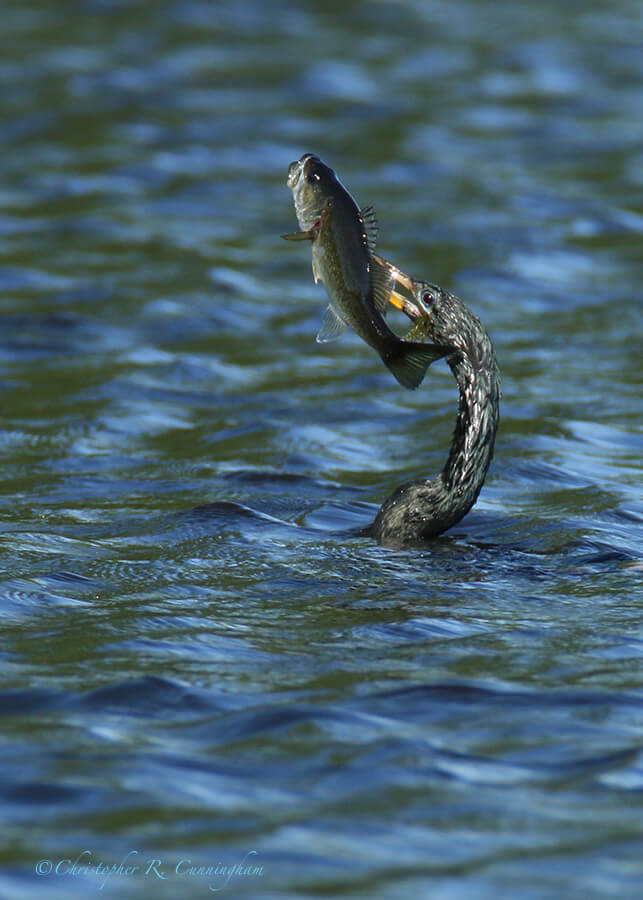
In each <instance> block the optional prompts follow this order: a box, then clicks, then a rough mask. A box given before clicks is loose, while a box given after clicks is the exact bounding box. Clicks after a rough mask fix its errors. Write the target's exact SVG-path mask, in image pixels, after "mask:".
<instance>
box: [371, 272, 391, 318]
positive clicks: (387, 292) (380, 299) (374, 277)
mask: <svg viewBox="0 0 643 900" xmlns="http://www.w3.org/2000/svg"><path fill="white" fill-rule="evenodd" d="M394 287H395V278H394V277H393V275H392V274H391V270H390V269H389V267H388V266H384V265H382V263H380V262H378V261H377V260H376V259H374V258H371V291H372V296H373V303H374V304H375V309H376V310H377V311H378V312H379V313H380V315H382V316H385V315H386V313H387V312H388V308H389V306H390V303H389V297H390V296H391V294H392V293H393V289H394Z"/></svg>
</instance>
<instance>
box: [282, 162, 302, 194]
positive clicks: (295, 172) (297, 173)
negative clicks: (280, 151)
mask: <svg viewBox="0 0 643 900" xmlns="http://www.w3.org/2000/svg"><path fill="white" fill-rule="evenodd" d="M303 171H304V167H303V166H302V164H301V160H299V159H297V160H295V162H291V163H290V165H289V166H288V178H287V179H286V184H287V185H288V187H289V188H290V189H291V190H292V189H293V188H295V187H296V186H297V182H298V181H299V179H300V178H301V174H302V172H303Z"/></svg>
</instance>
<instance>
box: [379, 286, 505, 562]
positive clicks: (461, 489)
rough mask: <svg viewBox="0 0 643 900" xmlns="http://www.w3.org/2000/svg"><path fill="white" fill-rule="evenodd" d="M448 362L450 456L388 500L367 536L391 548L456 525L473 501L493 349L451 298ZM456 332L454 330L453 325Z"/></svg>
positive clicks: (492, 417)
mask: <svg viewBox="0 0 643 900" xmlns="http://www.w3.org/2000/svg"><path fill="white" fill-rule="evenodd" d="M450 303H451V306H450V311H449V314H448V317H447V318H448V324H449V325H450V326H451V327H449V328H448V331H447V333H446V334H442V333H439V334H437V338H438V339H439V340H440V341H441V342H442V343H444V344H447V343H448V344H449V346H450V347H451V348H452V351H451V353H450V354H449V355H448V356H447V362H448V364H449V366H450V368H451V371H452V372H453V374H454V376H455V379H456V381H457V383H458V388H459V390H460V403H459V407H458V416H457V419H456V425H455V430H454V433H453V441H452V443H451V450H450V451H449V457H448V459H447V462H446V465H445V466H444V469H443V470H442V472H441V473H440V474H439V475H437V476H434V477H432V478H427V479H421V480H419V481H409V482H407V483H406V484H402V485H400V486H399V487H398V488H397V489H396V490H395V491H393V493H392V494H391V496H390V497H388V498H387V499H386V500H385V501H384V503H383V504H382V506H381V507H380V510H379V512H378V514H377V516H376V518H375V521H374V522H373V524H372V526H370V528H369V529H368V530H367V532H366V533H367V534H370V535H372V536H373V537H375V538H376V539H377V540H378V541H379V542H380V543H382V544H386V545H387V546H391V547H408V546H414V545H422V544H423V543H424V542H426V540H427V539H430V538H433V537H436V536H437V535H438V534H441V533H442V532H443V531H446V530H447V529H448V528H451V526H453V525H455V524H456V522H459V521H460V519H461V518H462V517H463V516H464V515H466V514H467V513H468V512H469V510H470V509H471V507H472V506H473V504H474V503H475V502H476V500H477V498H478V494H479V493H480V489H481V487H482V484H483V482H484V479H485V476H486V474H487V470H488V468H489V463H490V462H491V458H492V456H493V445H494V441H495V437H496V430H497V427H498V415H499V404H500V373H499V371H498V365H497V363H496V356H495V353H494V350H493V346H492V344H491V341H490V339H489V336H488V335H487V332H486V331H485V330H484V328H483V326H482V324H481V323H480V321H479V320H478V319H477V318H476V316H474V315H473V313H472V312H471V311H470V310H469V309H467V307H466V306H465V305H464V304H463V303H461V301H459V300H457V298H455V297H453V296H450ZM454 322H455V323H456V325H457V327H456V328H455V329H454V328H453V323H454Z"/></svg>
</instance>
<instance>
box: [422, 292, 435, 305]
mask: <svg viewBox="0 0 643 900" xmlns="http://www.w3.org/2000/svg"><path fill="white" fill-rule="evenodd" d="M434 300H435V297H434V295H433V294H432V293H431V291H422V303H424V305H425V306H430V305H431V303H433V301H434Z"/></svg>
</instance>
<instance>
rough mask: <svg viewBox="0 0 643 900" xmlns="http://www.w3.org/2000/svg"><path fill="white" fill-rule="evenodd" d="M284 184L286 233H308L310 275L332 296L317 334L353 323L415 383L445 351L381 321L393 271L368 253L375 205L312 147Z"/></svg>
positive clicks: (330, 334) (400, 375)
mask: <svg viewBox="0 0 643 900" xmlns="http://www.w3.org/2000/svg"><path fill="white" fill-rule="evenodd" d="M287 184H288V187H289V188H290V189H291V191H292V193H293V200H294V204H295V212H296V214H297V221H298V223H299V227H300V229H301V230H300V231H299V232H297V233H295V234H294V235H285V237H286V238H287V239H289V240H310V241H311V245H312V262H313V276H314V278H315V281H321V282H323V284H324V287H325V288H326V291H327V293H328V299H329V301H330V306H329V308H328V312H327V314H326V319H325V320H324V324H323V325H322V327H321V330H320V332H319V334H318V335H317V340H318V341H319V342H325V341H329V340H334V339H335V338H337V337H339V335H340V334H341V333H342V332H343V331H344V330H345V329H346V328H347V327H348V326H350V327H351V328H352V329H353V330H354V331H355V332H356V333H357V334H358V335H359V336H360V337H361V338H362V340H364V341H365V342H366V343H367V344H368V345H369V346H370V347H372V348H373V349H374V350H376V351H377V353H379V355H380V357H381V359H382V361H383V362H384V364H385V365H386V366H388V368H389V369H390V370H391V372H392V373H393V374H394V375H395V377H396V378H397V380H398V381H399V382H400V384H402V385H404V387H407V388H409V389H414V388H416V387H418V385H419V384H420V383H421V381H422V379H423V378H424V375H425V373H426V369H427V367H428V366H429V365H430V364H431V363H432V362H433V361H434V360H436V359H439V358H440V357H441V356H444V355H445V354H446V352H447V351H446V349H445V348H442V347H435V346H433V347H432V346H430V345H426V344H419V343H418V344H416V343H411V342H408V341H403V340H401V339H400V338H399V337H397V335H396V334H394V332H392V331H391V329H390V328H389V327H388V325H387V324H386V322H385V321H384V313H385V311H386V309H387V308H388V305H389V303H390V302H391V299H390V298H391V295H392V293H393V291H394V288H395V283H396V279H395V276H394V274H392V268H394V267H390V266H389V264H387V263H385V262H384V261H383V260H381V258H380V257H376V256H374V255H373V251H374V249H375V239H376V235H377V222H376V218H375V213H374V211H373V208H372V207H365V208H364V209H361V210H360V208H359V207H358V205H357V204H356V203H355V201H354V200H353V198H352V197H351V195H350V194H349V193H348V191H347V190H346V188H345V187H344V185H343V184H342V183H341V181H340V180H339V179H338V178H337V176H336V174H335V172H334V171H333V170H332V169H331V168H330V167H329V166H327V165H326V164H325V163H323V162H322V160H321V159H319V157H318V156H315V154H313V153H304V155H303V156H302V157H301V158H300V159H298V160H296V161H295V162H293V163H291V164H290V167H289V169H288V179H287ZM396 271H397V270H396ZM398 296H399V295H398Z"/></svg>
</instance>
